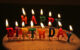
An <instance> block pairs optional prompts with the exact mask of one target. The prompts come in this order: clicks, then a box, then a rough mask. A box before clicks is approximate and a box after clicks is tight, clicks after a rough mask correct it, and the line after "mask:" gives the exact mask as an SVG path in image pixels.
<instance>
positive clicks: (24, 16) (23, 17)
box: [21, 8, 27, 24]
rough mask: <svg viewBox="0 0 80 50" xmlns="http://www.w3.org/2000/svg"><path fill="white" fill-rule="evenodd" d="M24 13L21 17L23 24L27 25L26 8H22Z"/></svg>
mask: <svg viewBox="0 0 80 50" xmlns="http://www.w3.org/2000/svg"><path fill="white" fill-rule="evenodd" d="M22 13H23V15H21V19H22V22H25V24H27V16H26V12H25V10H24V8H22Z"/></svg>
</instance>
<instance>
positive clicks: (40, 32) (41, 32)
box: [38, 23, 45, 39]
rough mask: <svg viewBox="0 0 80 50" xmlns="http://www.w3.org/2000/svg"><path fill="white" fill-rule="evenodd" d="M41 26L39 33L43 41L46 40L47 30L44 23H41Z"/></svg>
mask: <svg viewBox="0 0 80 50" xmlns="http://www.w3.org/2000/svg"><path fill="white" fill-rule="evenodd" d="M40 25H41V27H42V28H41V29H39V30H38V32H39V38H40V39H41V36H42V37H43V39H44V38H45V29H44V25H43V23H40Z"/></svg>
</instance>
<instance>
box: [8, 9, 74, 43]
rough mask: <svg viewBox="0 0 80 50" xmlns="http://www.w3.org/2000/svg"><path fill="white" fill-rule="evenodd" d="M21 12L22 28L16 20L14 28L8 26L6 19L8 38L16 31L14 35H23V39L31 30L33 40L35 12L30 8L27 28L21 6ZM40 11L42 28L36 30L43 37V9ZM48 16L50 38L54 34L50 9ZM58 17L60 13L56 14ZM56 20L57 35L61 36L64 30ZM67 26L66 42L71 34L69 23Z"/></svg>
mask: <svg viewBox="0 0 80 50" xmlns="http://www.w3.org/2000/svg"><path fill="white" fill-rule="evenodd" d="M22 12H23V14H24V15H22V16H21V19H22V28H20V27H18V22H17V21H16V22H15V25H16V27H15V30H13V28H12V27H9V23H8V20H7V19H6V30H7V33H8V39H10V38H12V37H13V35H14V33H16V37H18V36H20V37H22V35H23V39H25V34H26V33H29V32H30V31H31V38H32V40H33V38H34V34H35V33H36V28H34V23H35V24H37V21H36V18H35V16H34V14H35V13H34V10H33V9H32V14H33V15H32V20H31V22H30V25H31V28H29V29H28V28H26V27H25V24H27V16H26V13H25V10H24V8H22ZM40 12H41V16H40V17H41V18H40V19H41V23H40V25H41V27H42V28H41V29H38V32H39V38H40V39H41V36H43V38H45V29H44V28H45V26H44V24H43V23H42V22H44V19H45V17H43V10H42V9H41V11H40ZM24 16H25V17H24ZM49 16H50V17H49V18H48V25H49V39H50V38H51V37H53V36H54V34H55V29H54V28H53V27H52V23H53V22H54V18H52V17H51V16H52V13H51V11H50V12H49ZM58 17H59V18H61V16H60V14H58ZM57 22H58V25H59V27H60V28H59V31H58V35H57V37H58V38H59V36H60V35H62V37H63V36H64V32H63V29H62V28H61V27H62V24H61V22H60V21H59V20H58V19H57ZM69 28H70V32H67V36H68V42H69V39H70V36H71V32H72V31H73V29H72V26H71V25H69ZM51 30H53V35H52V34H51ZM69 33H70V34H69Z"/></svg>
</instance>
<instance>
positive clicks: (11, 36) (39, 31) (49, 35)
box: [3, 8, 80, 50]
mask: <svg viewBox="0 0 80 50" xmlns="http://www.w3.org/2000/svg"><path fill="white" fill-rule="evenodd" d="M22 11H23V14H24V15H21V21H22V27H19V26H18V22H17V21H16V22H15V25H16V26H15V29H13V28H12V27H9V23H8V20H7V19H6V30H7V35H6V36H5V37H4V38H3V45H4V46H5V47H6V48H8V49H11V50H76V49H77V48H78V47H79V41H80V40H79V38H78V37H77V36H76V35H75V34H73V33H72V31H73V28H72V26H71V25H69V29H70V31H66V30H64V29H62V24H61V22H60V18H61V16H60V14H58V17H59V19H57V20H56V21H57V22H58V25H59V27H58V28H55V27H53V26H52V23H53V22H54V21H55V19H54V18H52V17H51V16H52V13H51V11H50V12H49V17H48V26H44V24H43V22H45V16H43V10H42V9H41V16H40V20H41V23H40V26H34V24H37V21H36V18H35V16H34V14H35V13H34V10H33V9H32V14H33V15H32V19H31V21H30V25H31V26H25V24H27V21H28V19H27V16H26V13H24V12H25V10H24V8H22ZM24 16H25V17H24Z"/></svg>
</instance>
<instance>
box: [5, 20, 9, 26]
mask: <svg viewBox="0 0 80 50" xmlns="http://www.w3.org/2000/svg"><path fill="white" fill-rule="evenodd" d="M8 26H9V23H8V20H7V19H6V27H8Z"/></svg>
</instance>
